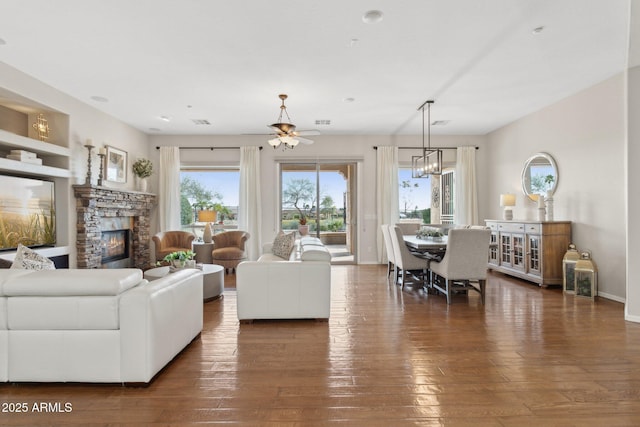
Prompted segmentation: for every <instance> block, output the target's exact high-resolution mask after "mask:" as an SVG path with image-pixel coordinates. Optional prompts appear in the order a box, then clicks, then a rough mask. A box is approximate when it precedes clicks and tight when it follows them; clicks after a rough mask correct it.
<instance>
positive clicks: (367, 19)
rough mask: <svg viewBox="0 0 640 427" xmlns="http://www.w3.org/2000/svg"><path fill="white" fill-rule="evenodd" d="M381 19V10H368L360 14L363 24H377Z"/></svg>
mask: <svg viewBox="0 0 640 427" xmlns="http://www.w3.org/2000/svg"><path fill="white" fill-rule="evenodd" d="M380 21H382V12H381V11H379V10H370V11H368V12H367V13H365V14H364V15H363V16H362V22H364V23H365V24H377V23H378V22H380Z"/></svg>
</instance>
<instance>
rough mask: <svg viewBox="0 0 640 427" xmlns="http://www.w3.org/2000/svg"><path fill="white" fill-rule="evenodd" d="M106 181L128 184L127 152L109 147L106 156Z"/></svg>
mask: <svg viewBox="0 0 640 427" xmlns="http://www.w3.org/2000/svg"><path fill="white" fill-rule="evenodd" d="M104 161H105V163H106V165H105V170H106V171H107V174H106V175H107V176H106V179H107V181H111V182H121V183H125V182H127V152H126V151H123V150H120V149H119V148H116V147H112V146H110V145H107V155H106V156H105V160H104Z"/></svg>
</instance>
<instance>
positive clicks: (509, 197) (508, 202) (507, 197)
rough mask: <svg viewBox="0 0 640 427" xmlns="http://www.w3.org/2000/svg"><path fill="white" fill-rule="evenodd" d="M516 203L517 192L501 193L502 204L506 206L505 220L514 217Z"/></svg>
mask: <svg viewBox="0 0 640 427" xmlns="http://www.w3.org/2000/svg"><path fill="white" fill-rule="evenodd" d="M515 205H516V195H515V194H510V193H507V194H501V195H500V206H501V207H504V220H505V221H511V220H512V219H513V209H512V208H513V207H514V206H515Z"/></svg>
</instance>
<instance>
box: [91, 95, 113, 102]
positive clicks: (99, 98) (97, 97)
mask: <svg viewBox="0 0 640 427" xmlns="http://www.w3.org/2000/svg"><path fill="white" fill-rule="evenodd" d="M91 99H93V100H94V101H96V102H109V100H108V99H107V98H105V97H104V96H98V95H94V96H92V97H91Z"/></svg>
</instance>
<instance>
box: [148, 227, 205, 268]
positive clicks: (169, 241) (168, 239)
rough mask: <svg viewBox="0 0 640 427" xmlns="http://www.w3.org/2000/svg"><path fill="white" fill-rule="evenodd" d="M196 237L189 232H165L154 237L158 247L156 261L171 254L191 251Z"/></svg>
mask: <svg viewBox="0 0 640 427" xmlns="http://www.w3.org/2000/svg"><path fill="white" fill-rule="evenodd" d="M195 238H196V236H195V235H194V234H193V233H190V232H188V231H163V232H160V233H158V234H156V235H155V236H153V237H152V239H153V243H154V244H155V246H156V261H162V259H163V258H164V257H165V256H167V255H168V254H170V253H171V252H177V251H191V250H193V249H192V246H191V243H192V242H193V239H195Z"/></svg>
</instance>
